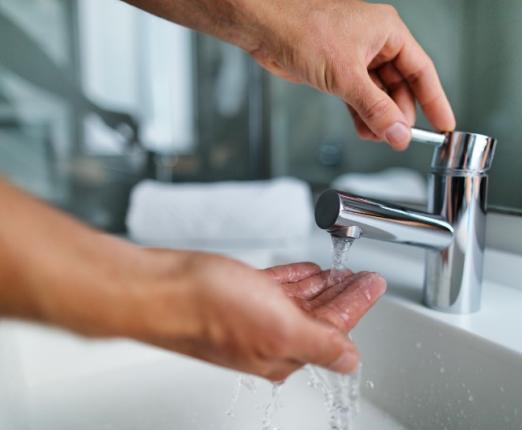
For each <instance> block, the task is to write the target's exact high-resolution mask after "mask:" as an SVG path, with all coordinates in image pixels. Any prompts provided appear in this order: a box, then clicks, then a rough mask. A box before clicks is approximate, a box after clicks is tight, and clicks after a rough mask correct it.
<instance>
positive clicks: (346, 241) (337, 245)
mask: <svg viewBox="0 0 522 430" xmlns="http://www.w3.org/2000/svg"><path fill="white" fill-rule="evenodd" d="M353 241H354V239H352V238H348V237H337V236H332V245H333V257H332V268H331V270H330V277H329V279H328V285H334V284H336V283H338V282H339V281H340V280H341V279H342V278H343V277H344V274H345V273H346V271H347V270H349V269H348V253H349V251H350V248H351V247H352V245H353Z"/></svg>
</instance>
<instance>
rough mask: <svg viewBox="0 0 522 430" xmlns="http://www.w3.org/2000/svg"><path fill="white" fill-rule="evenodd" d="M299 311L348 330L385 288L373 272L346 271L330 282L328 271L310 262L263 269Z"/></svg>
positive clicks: (345, 330)
mask: <svg viewBox="0 0 522 430" xmlns="http://www.w3.org/2000/svg"><path fill="white" fill-rule="evenodd" d="M265 273H267V274H268V275H269V276H270V277H271V278H272V279H273V280H274V281H276V282H277V283H279V284H280V285H281V286H282V288H283V291H284V292H285V293H286V295H287V296H288V297H290V298H291V299H292V300H293V301H294V303H295V304H296V305H297V306H299V307H300V308H301V309H302V310H304V311H305V312H307V313H308V314H309V315H310V316H312V317H313V318H315V319H318V320H321V321H324V322H326V323H328V324H331V325H332V326H333V327H336V328H337V329H338V330H340V331H342V332H344V333H348V332H349V331H350V330H351V329H352V328H354V327H355V325H356V324H357V323H358V322H359V320H360V319H361V318H362V317H363V316H364V315H365V314H366V312H368V310H369V309H370V308H371V307H372V306H373V305H374V304H375V302H376V301H377V299H379V297H380V296H381V295H382V294H383V293H384V291H385V290H386V282H385V281H384V279H383V278H382V277H381V276H379V275H377V274H376V273H370V272H360V273H356V274H354V273H353V272H351V271H349V270H347V271H344V272H342V274H340V275H339V276H336V278H335V282H334V283H332V282H331V281H330V271H329V270H321V268H320V267H319V266H318V265H316V264H314V263H295V264H288V265H284V266H276V267H271V268H269V269H265Z"/></svg>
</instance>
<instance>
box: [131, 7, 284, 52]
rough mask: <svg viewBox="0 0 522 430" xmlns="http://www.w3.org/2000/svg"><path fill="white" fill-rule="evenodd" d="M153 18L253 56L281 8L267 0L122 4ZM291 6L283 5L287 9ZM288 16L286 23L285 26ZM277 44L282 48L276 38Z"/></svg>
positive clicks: (264, 39)
mask: <svg viewBox="0 0 522 430" xmlns="http://www.w3.org/2000/svg"><path fill="white" fill-rule="evenodd" d="M125 1H126V2H127V3H129V4H132V5H134V6H136V7H138V8H140V9H143V10H145V11H147V12H150V13H153V14H154V15H157V16H160V17H162V18H165V19H167V20H169V21H172V22H175V23H177V24H180V25H183V26H185V27H188V28H191V29H193V30H196V31H200V32H202V33H207V34H210V35H212V36H215V37H218V38H219V39H221V40H224V41H226V42H229V43H232V44H234V45H237V46H239V47H241V48H243V49H244V50H246V51H248V52H254V51H257V50H258V49H260V48H261V47H262V46H263V45H266V44H272V43H276V42H275V38H274V40H273V41H272V40H270V38H271V35H273V33H274V30H275V28H276V27H277V24H278V22H279V20H280V19H281V18H282V17H281V16H280V15H281V14H280V13H278V12H281V8H282V5H281V3H280V2H279V1H273V0H267V1H262V2H259V1H258V0H125ZM290 3H291V2H289V1H287V2H286V3H285V8H286V9H288V7H289V6H290V9H291V5H290ZM289 18H290V17H289V16H288V14H286V16H285V21H286V23H288V20H289ZM286 28H287V29H288V26H286ZM277 44H279V45H280V44H281V39H280V38H279V39H278V41H277Z"/></svg>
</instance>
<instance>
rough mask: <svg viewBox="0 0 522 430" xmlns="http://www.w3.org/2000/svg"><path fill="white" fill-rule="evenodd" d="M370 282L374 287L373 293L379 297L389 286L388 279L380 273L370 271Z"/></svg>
mask: <svg viewBox="0 0 522 430" xmlns="http://www.w3.org/2000/svg"><path fill="white" fill-rule="evenodd" d="M368 276H369V278H370V284H371V288H372V295H375V296H376V297H377V298H378V297H381V296H382V295H383V294H384V293H385V292H386V289H387V288H388V283H387V282H386V279H384V278H383V277H382V276H381V275H380V274H379V273H376V272H371V273H369V275H368Z"/></svg>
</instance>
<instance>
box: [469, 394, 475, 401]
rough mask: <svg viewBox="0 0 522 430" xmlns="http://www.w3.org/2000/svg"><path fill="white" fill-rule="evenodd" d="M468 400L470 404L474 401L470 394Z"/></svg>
mask: <svg viewBox="0 0 522 430" xmlns="http://www.w3.org/2000/svg"><path fill="white" fill-rule="evenodd" d="M468 400H469V401H470V402H472V401H473V400H474V399H473V396H472V395H471V394H470V395H469V396H468Z"/></svg>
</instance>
